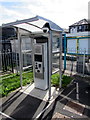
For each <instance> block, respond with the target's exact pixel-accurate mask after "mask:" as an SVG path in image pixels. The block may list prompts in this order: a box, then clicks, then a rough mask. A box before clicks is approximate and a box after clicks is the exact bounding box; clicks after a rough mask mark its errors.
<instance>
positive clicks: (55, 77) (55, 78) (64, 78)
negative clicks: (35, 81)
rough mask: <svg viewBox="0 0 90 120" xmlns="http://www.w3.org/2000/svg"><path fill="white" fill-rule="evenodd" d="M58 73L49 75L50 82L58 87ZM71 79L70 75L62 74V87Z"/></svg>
mask: <svg viewBox="0 0 90 120" xmlns="http://www.w3.org/2000/svg"><path fill="white" fill-rule="evenodd" d="M59 81H60V75H59V74H58V73H56V74H54V75H52V76H51V84H52V85H53V86H56V87H59ZM71 81H72V77H70V76H67V75H62V87H63V88H65V87H66V86H67V85H68V84H70V82H71Z"/></svg>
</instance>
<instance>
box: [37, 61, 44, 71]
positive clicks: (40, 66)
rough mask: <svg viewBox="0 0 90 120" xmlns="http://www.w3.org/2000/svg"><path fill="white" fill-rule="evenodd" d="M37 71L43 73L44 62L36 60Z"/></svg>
mask: <svg viewBox="0 0 90 120" xmlns="http://www.w3.org/2000/svg"><path fill="white" fill-rule="evenodd" d="M35 72H37V73H43V68H42V63H41V62H37V61H36V62H35Z"/></svg>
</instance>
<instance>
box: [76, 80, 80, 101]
mask: <svg viewBox="0 0 90 120" xmlns="http://www.w3.org/2000/svg"><path fill="white" fill-rule="evenodd" d="M76 99H77V100H79V86H78V82H76Z"/></svg>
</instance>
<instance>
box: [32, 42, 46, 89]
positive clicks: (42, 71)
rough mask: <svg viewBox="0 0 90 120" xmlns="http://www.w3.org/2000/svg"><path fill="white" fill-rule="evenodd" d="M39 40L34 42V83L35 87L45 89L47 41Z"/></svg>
mask: <svg viewBox="0 0 90 120" xmlns="http://www.w3.org/2000/svg"><path fill="white" fill-rule="evenodd" d="M40 41H41V40H40ZM40 41H39V42H37V43H35V44H34V61H33V62H34V66H33V70H34V83H35V87H36V88H39V89H42V90H46V89H47V88H48V57H47V56H48V54H47V42H46V41H45V42H44V43H43V42H40Z"/></svg>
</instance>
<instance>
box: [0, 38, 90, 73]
mask: <svg viewBox="0 0 90 120" xmlns="http://www.w3.org/2000/svg"><path fill="white" fill-rule="evenodd" d="M30 44H31V40H30V39H26V40H25V43H24V41H23V46H22V56H23V69H26V68H28V67H30V66H31V65H32V55H31V52H32V50H31V46H30ZM8 45H11V47H10V48H12V50H9V49H6V51H4V52H0V59H2V69H0V71H4V72H5V71H11V72H18V71H19V52H18V41H17V40H12V41H11V44H8ZM69 51H70V52H71V54H70V53H69V54H68V53H67V54H66V70H68V71H69V72H75V73H80V74H83V75H84V74H87V75H90V55H87V54H84V50H81V49H80V54H79V53H77V54H76V50H73V49H72V50H69ZM89 51H90V50H89ZM62 56H63V57H62V61H63V62H62V63H63V64H62V69H63V70H64V68H65V60H64V53H63V54H62ZM52 62H53V65H52V69H53V70H56V69H59V52H58V49H57V50H56V51H53V55H52ZM0 66H1V65H0Z"/></svg>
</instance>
